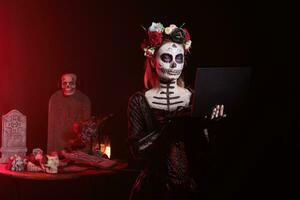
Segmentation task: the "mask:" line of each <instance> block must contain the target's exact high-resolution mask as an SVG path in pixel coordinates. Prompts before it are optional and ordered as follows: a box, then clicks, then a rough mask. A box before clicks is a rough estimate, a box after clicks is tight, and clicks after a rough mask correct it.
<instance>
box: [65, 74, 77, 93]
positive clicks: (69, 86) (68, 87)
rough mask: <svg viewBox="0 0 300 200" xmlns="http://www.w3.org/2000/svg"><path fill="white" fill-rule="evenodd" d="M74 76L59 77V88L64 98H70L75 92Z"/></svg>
mask: <svg viewBox="0 0 300 200" xmlns="http://www.w3.org/2000/svg"><path fill="white" fill-rule="evenodd" d="M76 80H77V76H76V74H64V75H62V77H61V88H62V90H63V93H64V95H65V96H71V95H73V94H74V93H75V91H76Z"/></svg>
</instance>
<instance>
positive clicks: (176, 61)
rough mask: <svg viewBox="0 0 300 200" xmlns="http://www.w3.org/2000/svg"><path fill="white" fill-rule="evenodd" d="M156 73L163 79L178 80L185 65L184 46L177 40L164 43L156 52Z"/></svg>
mask: <svg viewBox="0 0 300 200" xmlns="http://www.w3.org/2000/svg"><path fill="white" fill-rule="evenodd" d="M156 61H157V63H156V66H155V69H156V73H157V75H158V76H159V78H160V79H161V80H165V81H172V80H177V79H178V78H179V77H180V75H181V72H182V69H183V66H184V49H183V46H182V45H180V44H177V43H175V42H167V43H165V44H163V45H162V46H161V47H160V48H159V49H158V51H157V54H156Z"/></svg>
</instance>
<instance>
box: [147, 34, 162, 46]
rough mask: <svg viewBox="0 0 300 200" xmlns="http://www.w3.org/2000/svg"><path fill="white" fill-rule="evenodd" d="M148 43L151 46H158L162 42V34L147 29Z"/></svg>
mask: <svg viewBox="0 0 300 200" xmlns="http://www.w3.org/2000/svg"><path fill="white" fill-rule="evenodd" d="M148 36H149V44H150V45H151V46H159V45H160V44H161V43H162V42H163V34H162V33H161V32H157V31H155V32H151V31H148Z"/></svg>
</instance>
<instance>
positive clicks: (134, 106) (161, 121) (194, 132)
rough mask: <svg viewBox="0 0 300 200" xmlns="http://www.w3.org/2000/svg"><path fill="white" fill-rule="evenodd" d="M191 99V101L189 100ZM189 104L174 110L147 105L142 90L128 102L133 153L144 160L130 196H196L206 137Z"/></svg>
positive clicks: (145, 197) (139, 197)
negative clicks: (193, 118)
mask: <svg viewBox="0 0 300 200" xmlns="http://www.w3.org/2000/svg"><path fill="white" fill-rule="evenodd" d="M190 102H191V101H190ZM190 108H191V106H189V107H186V108H180V109H178V110H176V111H165V110H160V109H154V108H150V106H149V104H148V102H147V100H146V97H145V91H141V92H137V93H135V94H134V95H133V96H132V97H131V98H130V100H129V103H128V131H129V133H128V134H129V135H128V137H129V142H130V147H131V150H132V153H133V155H134V157H135V158H136V159H137V160H140V161H141V163H142V164H143V170H142V172H141V173H140V175H139V176H138V178H137V179H136V182H135V184H134V186H133V188H132V191H131V195H130V199H131V200H133V199H143V200H145V199H195V198H196V196H197V191H198V189H199V185H201V183H200V182H201V180H202V179H203V171H204V169H205V165H206V162H207V159H206V154H207V147H208V140H207V137H206V136H205V135H204V134H203V130H202V128H201V125H200V124H199V121H197V122H196V123H195V122H194V121H193V120H192V119H191V118H190V117H189V115H190V111H191V109H190Z"/></svg>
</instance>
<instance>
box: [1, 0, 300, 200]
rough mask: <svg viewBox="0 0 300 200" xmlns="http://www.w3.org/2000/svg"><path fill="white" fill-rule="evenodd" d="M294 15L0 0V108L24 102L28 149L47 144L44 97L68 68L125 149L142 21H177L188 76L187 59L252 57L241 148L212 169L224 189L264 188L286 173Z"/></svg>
mask: <svg viewBox="0 0 300 200" xmlns="http://www.w3.org/2000/svg"><path fill="white" fill-rule="evenodd" d="M294 19H295V15H294V12H293V6H292V5H288V4H285V5H282V4H275V3H274V2H273V3H272V4H271V5H270V4H267V3H266V4H265V5H263V4H262V3H258V2H251V3H250V2H249V3H248V4H241V3H240V2H229V1H226V3H225V2H224V3H221V2H217V1H199V2H192V1H183V2H175V1H174V2H171V3H169V2H159V1H157V2H156V1H119V2H118V1H92V0H90V1H79V0H74V1H62V0H43V1H39V0H29V1H25V0H12V1H8V0H7V1H5V0H1V1H0V114H1V115H3V114H6V113H7V112H9V111H10V110H11V109H18V110H20V111H21V112H23V113H24V114H25V115H26V116H27V123H28V129H27V145H28V148H29V150H31V149H32V148H35V147H41V148H42V149H46V143H47V141H46V138H47V111H48V100H49V97H50V96H51V94H52V93H53V92H55V91H56V90H57V89H58V80H59V77H60V75H61V74H62V73H64V72H74V73H76V74H77V75H78V77H79V82H80V86H79V88H80V90H81V91H82V92H84V93H85V94H87V95H88V96H89V97H90V99H91V102H92V111H93V114H94V115H105V114H108V113H115V114H116V117H115V118H114V120H112V121H111V122H110V123H108V124H107V129H106V131H107V132H109V133H111V135H112V136H111V137H112V156H113V157H114V158H121V159H128V158H129V154H128V149H127V144H126V137H127V122H126V106H127V100H128V98H129V96H130V95H131V94H132V93H133V92H134V91H137V90H139V89H142V88H143V59H144V57H143V54H142V52H141V51H140V48H139V45H140V42H141V41H142V40H143V38H144V37H145V33H144V31H143V29H142V28H141V26H145V27H148V26H149V25H150V24H151V22H152V21H155V22H162V23H163V24H165V25H168V24H170V23H174V24H177V25H178V26H179V25H181V24H182V23H183V22H185V23H186V25H185V27H187V28H188V29H189V30H190V32H191V37H192V41H193V44H192V50H191V51H192V54H191V55H190V57H189V59H188V69H187V74H186V78H187V83H188V84H189V85H191V86H192V85H193V79H194V71H195V68H196V67H201V66H253V67H254V80H255V81H254V91H255V93H254V97H253V102H254V103H253V109H252V111H253V113H252V114H253V118H251V119H252V120H253V121H251V126H250V128H248V127H246V128H245V129H246V130H248V131H246V132H245V134H249V135H251V137H250V138H251V139H250V140H249V141H248V143H247V145H248V146H247V147H249V148H244V151H243V152H242V153H245V154H244V156H241V157H239V159H241V160H239V161H238V163H236V161H235V162H233V164H232V165H226V168H224V169H222V170H221V174H222V175H221V176H220V178H219V181H220V182H221V183H220V187H219V188H220V189H219V190H217V191H219V192H220V191H223V190H224V191H223V193H222V192H220V194H222V195H223V197H224V199H225V198H226V197H227V196H228V198H229V196H231V195H232V194H234V195H237V198H238V197H241V196H243V195H245V194H247V193H248V192H250V191H252V189H253V190H254V193H253V197H255V196H256V194H258V192H261V191H262V192H264V194H265V195H266V196H268V195H269V194H270V193H272V191H273V190H276V189H279V188H281V189H282V187H281V186H284V184H283V182H286V181H287V182H289V176H293V175H291V174H288V175H287V176H286V175H285V174H283V172H282V171H283V170H285V171H286V170H287V171H289V172H290V171H292V170H289V169H293V166H295V163H294V160H293V159H291V158H294V157H293V155H294V153H295V152H296V151H295V150H296V144H297V138H298V137H297V134H296V129H297V128H296V127H297V124H296V117H297V115H298V114H297V112H296V111H297V108H298V106H296V105H297V104H296V102H297V97H298V96H297V94H298V91H297V89H298V82H297V78H298V75H297V73H298V70H297V68H296V67H297V65H296V62H297V56H298V55H297V49H296V48H297V47H298V46H297V42H299V37H298V39H297V37H296V34H295V33H296V31H295V28H296V24H295V23H294ZM247 114H248V113H245V115H247ZM249 130H251V131H249ZM241 134H243V133H241ZM234 142H236V143H239V142H240V141H238V140H237V141H234ZM234 142H233V143H234ZM236 151H237V152H239V149H237V150H236ZM242 153H241V154H242ZM229 159H230V160H229V162H231V161H232V160H235V159H236V158H235V157H234V156H232V157H230V158H229ZM287 166H290V167H291V168H289V167H287ZM290 173H292V172H290ZM274 181H278V182H276V183H278V184H275V182H274ZM265 185H267V186H268V187H267V188H265ZM253 187H254V188H253ZM251 188H252V189H251ZM284 188H285V187H284ZM287 190H288V191H294V190H293V189H292V188H290V187H286V188H285V189H284V190H283V191H287ZM280 194H281V195H284V194H286V193H285V192H282V193H280ZM226 195H227V196H226ZM238 195H240V196H238ZM276 195H278V193H276ZM276 195H274V196H276ZM249 198H250V197H249ZM125 199H126V198H125ZM242 199H245V198H242Z"/></svg>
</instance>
